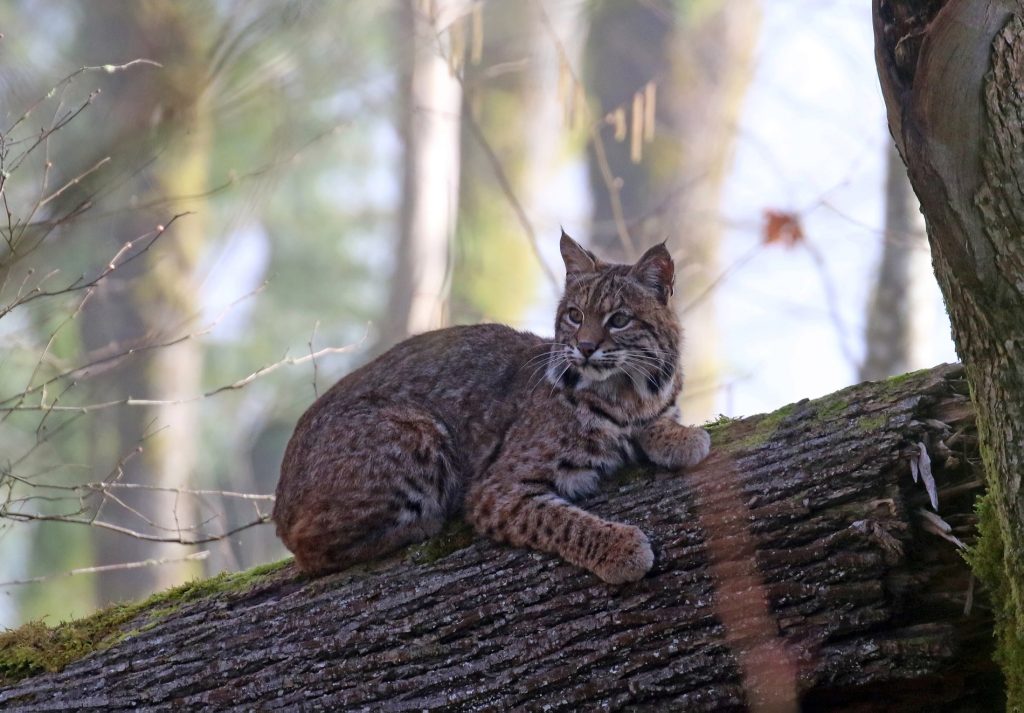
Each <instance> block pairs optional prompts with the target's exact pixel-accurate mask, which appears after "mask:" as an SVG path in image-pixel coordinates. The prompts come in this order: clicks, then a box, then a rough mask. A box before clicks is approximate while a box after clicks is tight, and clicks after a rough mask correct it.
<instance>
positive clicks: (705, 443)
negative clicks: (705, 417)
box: [679, 426, 711, 468]
mask: <svg viewBox="0 0 1024 713" xmlns="http://www.w3.org/2000/svg"><path fill="white" fill-rule="evenodd" d="M679 451H680V461H682V462H681V464H680V465H682V467H684V468H692V467H693V466H695V465H697V464H698V463H700V462H701V461H702V460H704V459H705V458H707V457H708V453H710V452H711V435H710V434H709V433H708V432H707V431H705V430H704V429H703V428H700V427H699V426H687V427H686V433H685V434H684V435H683V437H682V439H681V442H680V444H679Z"/></svg>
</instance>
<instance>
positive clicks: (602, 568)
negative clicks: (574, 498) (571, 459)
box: [465, 477, 654, 584]
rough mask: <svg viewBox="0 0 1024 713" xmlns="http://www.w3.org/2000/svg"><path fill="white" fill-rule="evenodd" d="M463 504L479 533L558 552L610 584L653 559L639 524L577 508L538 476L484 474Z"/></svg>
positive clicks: (643, 570) (637, 574) (630, 577)
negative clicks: (503, 477) (521, 479)
mask: <svg viewBox="0 0 1024 713" xmlns="http://www.w3.org/2000/svg"><path fill="white" fill-rule="evenodd" d="M465 507H466V519H467V520H468V521H469V523H470V524H471V525H472V526H473V527H474V529H476V531H477V532H479V533H480V534H482V535H485V536H486V537H489V538H490V539H493V540H497V541H499V542H507V543H509V544H512V545H515V546H517V547H529V548H531V549H535V550H540V551H542V552H550V553H552V554H557V555H558V556H560V557H561V558H562V559H564V560H566V561H567V562H570V563H572V564H574V565H577V566H578V567H583V568H585V569H587V570H589V571H591V572H593V573H594V574H596V575H597V576H598V577H600V578H601V579H603V580H604V581H605V582H608V583H609V584H621V583H623V582H634V581H636V580H638V579H640V578H641V577H643V576H644V575H645V574H647V572H648V571H649V570H650V569H651V567H652V566H653V564H654V553H653V552H652V550H651V544H650V542H649V541H648V539H647V536H646V535H645V534H644V533H643V531H642V530H640V528H638V527H634V526H633V525H625V524H622V523H618V522H611V521H608V520H604V519H602V518H600V517H598V516H597V515H594V514H592V513H589V512H587V511H586V510H583V509H582V508H579V507H576V506H575V505H572V504H571V503H569V502H568V501H566V500H564V499H563V498H561V497H560V496H559V495H558V494H557V493H556V492H555V491H554V488H553V487H552V486H549V485H547V484H546V483H544V481H542V480H539V481H530V482H528V483H524V482H517V481H512V482H503V480H501V479H500V478H497V477H491V478H487V479H485V480H483V481H481V482H479V483H476V484H474V485H473V486H472V487H471V488H470V490H469V492H468V493H467V495H466V506H465Z"/></svg>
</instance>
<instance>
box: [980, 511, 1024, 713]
mask: <svg viewBox="0 0 1024 713" xmlns="http://www.w3.org/2000/svg"><path fill="white" fill-rule="evenodd" d="M975 509H976V510H977V513H978V541H977V543H976V544H975V545H974V547H973V548H971V550H970V551H969V552H968V553H967V561H968V562H969V563H970V565H971V569H972V570H973V571H974V574H975V576H976V577H977V578H978V579H979V580H980V581H981V583H982V584H983V585H984V586H985V589H986V590H987V591H988V593H989V596H990V598H991V600H992V612H993V614H994V618H995V625H994V627H993V629H994V632H995V637H996V652H995V660H996V663H998V664H999V666H1000V668H1001V669H1002V671H1003V676H1004V677H1005V678H1006V697H1007V701H1008V704H1009V705H1008V707H1007V710H1020V706H1022V705H1024V621H1021V618H1020V615H1019V612H1018V611H1017V609H1016V607H1015V606H1014V602H1013V587H1012V583H1011V582H1010V579H1009V577H1008V576H1007V573H1006V558H1005V556H1004V555H1005V545H1004V542H1003V534H1002V528H1001V527H1000V525H999V517H998V513H997V512H996V506H995V502H994V494H993V492H992V491H989V492H987V493H986V494H985V495H983V496H981V497H980V498H979V499H978V503H977V505H976V506H975Z"/></svg>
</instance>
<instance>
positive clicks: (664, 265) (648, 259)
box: [629, 243, 676, 305]
mask: <svg viewBox="0 0 1024 713" xmlns="http://www.w3.org/2000/svg"><path fill="white" fill-rule="evenodd" d="M629 273H630V274H631V275H632V276H633V277H635V278H636V279H637V280H639V281H640V283H641V284H643V285H646V286H647V287H650V288H651V289H652V290H654V291H655V292H657V293H658V299H659V300H660V301H661V303H662V304H665V305H667V304H668V301H669V299H671V297H672V293H673V292H674V291H675V281H676V266H675V264H674V263H673V262H672V256H671V255H670V254H669V252H668V248H666V247H665V243H658V244H657V245H655V246H654V247H653V248H651V249H650V250H648V251H647V252H645V253H644V254H643V256H641V258H640V259H639V260H637V261H636V264H635V265H633V267H632V268H630V270H629Z"/></svg>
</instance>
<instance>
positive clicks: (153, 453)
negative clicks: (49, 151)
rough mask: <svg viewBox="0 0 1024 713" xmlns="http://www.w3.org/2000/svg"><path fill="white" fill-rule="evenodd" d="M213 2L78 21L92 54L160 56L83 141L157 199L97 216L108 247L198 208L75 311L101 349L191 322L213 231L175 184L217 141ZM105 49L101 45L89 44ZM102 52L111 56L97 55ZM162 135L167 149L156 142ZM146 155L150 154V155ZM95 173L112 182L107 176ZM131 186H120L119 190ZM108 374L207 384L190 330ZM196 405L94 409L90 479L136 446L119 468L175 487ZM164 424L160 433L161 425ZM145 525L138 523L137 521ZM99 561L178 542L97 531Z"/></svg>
mask: <svg viewBox="0 0 1024 713" xmlns="http://www.w3.org/2000/svg"><path fill="white" fill-rule="evenodd" d="M212 15H213V11H212V9H211V8H210V7H209V5H208V4H207V3H204V2H194V3H190V4H184V3H177V4H174V3H154V2H148V3H144V2H124V1H123V0H108V1H107V2H96V3H93V4H91V6H90V8H89V11H88V12H85V13H84V16H83V21H82V23H81V25H80V27H79V32H80V37H81V40H80V41H81V43H82V45H83V48H84V49H83V50H82V51H81V53H82V54H83V55H84V56H85V57H86V58H87V62H86V63H87V64H93V65H96V64H103V63H105V62H108V61H110V60H111V57H110V56H109V52H110V49H109V48H110V47H111V46H117V47H118V52H121V53H123V55H118V56H119V57H120V56H123V57H124V58H125V59H126V60H127V59H133V58H136V57H146V58H148V59H151V60H153V61H158V62H160V63H161V65H162V66H161V67H159V68H154V71H152V72H146V73H131V72H128V73H124V74H121V75H118V76H117V77H115V82H114V85H113V86H114V89H113V91H112V92H110V94H108V95H107V96H108V97H109V99H107V101H108V102H109V107H110V109H109V114H108V115H107V118H106V122H105V124H106V125H105V130H104V131H102V132H100V133H99V136H102V137H103V138H102V139H100V140H98V141H97V140H96V135H95V134H94V135H93V138H92V141H83V142H82V152H83V153H82V156H81V158H80V160H81V161H82V163H83V164H84V165H92V164H93V163H95V162H96V160H97V159H98V158H99V157H102V156H111V157H112V158H113V163H114V165H115V166H116V167H117V170H118V171H119V172H120V176H119V177H120V178H121V179H122V180H123V181H124V192H123V193H121V194H118V195H121V196H124V200H125V201H126V202H127V201H129V200H131V201H139V202H141V203H142V204H143V205H145V204H146V203H149V202H154V203H156V204H157V207H155V208H143V209H139V210H133V211H127V212H121V213H118V212H117V211H113V213H114V215H113V217H112V218H111V219H110V220H109V222H103V223H101V224H100V226H101V227H99V228H97V230H96V233H97V234H98V235H97V236H96V238H95V239H96V241H97V244H98V245H100V246H102V247H101V248H100V249H101V250H102V254H104V255H106V254H112V253H113V251H114V250H116V249H117V247H119V246H120V245H122V244H123V243H124V242H126V241H128V240H134V239H138V238H139V237H140V236H144V235H147V234H150V231H153V230H155V229H156V226H157V225H158V224H160V223H161V222H164V221H166V220H167V219H168V218H169V217H170V216H171V215H173V213H174V212H178V211H184V210H189V211H192V212H194V213H195V215H191V216H189V217H188V219H187V220H182V221H180V222H179V223H178V224H177V225H176V226H175V228H174V232H173V234H172V235H171V236H170V239H169V240H165V241H163V242H162V243H161V244H160V245H159V247H158V248H157V249H155V250H154V251H153V252H151V253H149V255H147V257H146V259H145V261H140V264H139V265H133V266H131V267H130V269H128V270H121V269H119V271H118V273H117V274H116V275H114V277H113V279H112V280H110V281H108V283H107V284H104V285H103V286H101V289H100V291H99V295H100V297H101V299H100V300H98V301H97V302H96V303H94V304H91V305H87V306H86V309H85V310H84V315H83V320H82V335H83V342H84V343H85V344H86V345H87V346H90V347H92V348H96V349H98V350H101V351H102V349H103V348H105V347H106V348H109V347H111V346H113V345H119V348H120V349H122V350H127V349H128V348H129V347H136V348H138V347H142V346H144V345H146V344H150V343H159V342H161V341H167V340H170V339H173V338H175V337H178V336H180V335H181V334H182V333H183V332H185V331H188V330H190V323H189V320H191V319H194V318H195V315H196V314H198V313H199V312H200V306H199V288H198V285H197V283H196V276H195V270H196V267H197V264H198V261H199V258H200V256H201V253H202V249H203V245H204V243H205V242H206V239H207V228H206V216H205V215H204V207H205V200H204V199H202V198H195V199H192V200H190V201H187V202H183V201H180V200H177V201H175V200H173V199H174V198H175V197H178V196H189V195H190V196H202V195H203V194H204V192H205V191H206V189H207V185H208V178H207V173H208V166H207V164H208V161H209V153H210V144H211V140H212V126H211V117H210V110H209V97H208V96H206V92H205V90H206V88H207V86H208V84H207V83H208V81H209V78H208V76H207V73H208V67H207V63H206V54H205V52H206V48H207V47H206V46H207V44H208V38H207V34H206V33H205V32H197V31H196V30H195V28H194V27H193V26H192V24H190V23H196V22H199V18H202V17H204V16H205V17H206V18H207V19H212ZM97 48H102V49H97ZM104 53H107V54H104ZM158 147H163V149H165V150H161V149H160V148H158ZM150 158H152V161H150V160H149V159H150ZM96 180H106V181H111V180H112V179H111V178H110V177H108V176H106V175H97V178H96ZM125 194H127V195H125ZM137 352H138V353H137V354H135V355H134V356H133V357H132V358H131V359H127V360H125V361H124V363H122V364H118V365H117V368H116V369H114V370H112V371H111V373H110V374H109V375H106V376H99V377H97V378H95V379H94V380H93V382H92V386H93V388H94V389H95V393H97V394H102V396H98V397H97V400H107V399H111V398H115V397H113V396H111V394H116V395H117V397H120V398H124V397H127V396H133V397H136V398H151V399H159V400H167V401H179V400H187V399H190V398H192V397H193V396H194V395H195V394H197V393H200V392H201V388H200V387H201V378H200V377H201V369H202V359H203V348H202V343H201V342H200V341H199V340H198V339H187V340H185V341H182V342H180V343H178V344H175V345H173V346H169V347H162V348H160V349H156V350H154V351H152V352H146V350H145V349H137ZM197 419H198V408H197V405H196V404H194V403H183V404H174V405H163V406H154V407H148V408H146V410H145V411H140V410H135V411H132V410H131V409H128V408H119V409H116V410H111V411H109V412H107V413H98V414H97V415H96V424H97V425H96V429H97V431H96V437H95V438H94V439H93V440H94V445H93V448H94V457H93V458H91V459H90V461H91V462H93V463H97V464H101V465H99V466H98V468H99V471H98V472H97V473H95V477H93V478H91V479H92V480H97V481H99V480H103V479H104V478H107V477H109V476H110V473H109V469H110V468H111V467H112V466H113V465H114V464H116V463H118V461H120V460H122V459H125V457H126V456H127V455H128V454H130V453H132V452H133V451H134V450H135V449H136V448H140V447H141V448H142V453H141V455H139V456H138V457H135V458H128V459H127V460H126V462H125V464H124V471H125V473H126V475H127V478H126V479H127V480H129V481H130V482H136V483H144V484H147V485H152V486H156V487H167V488H180V487H183V486H186V485H187V484H188V482H187V481H188V480H189V479H190V478H191V477H192V475H193V471H194V469H195V463H196V457H197V446H196V441H197V440H198V424H197V422H196V421H197ZM158 431H163V432H160V433H156V435H154V433H155V432H158ZM143 443H145V446H144V447H143ZM133 495H135V494H133V493H127V494H125V496H124V498H123V500H124V501H125V503H126V504H128V505H130V506H131V507H132V508H134V509H135V510H138V511H139V512H142V513H144V514H145V515H146V516H147V517H148V518H149V519H150V520H152V521H153V522H156V523H159V524H160V525H162V526H164V527H167V528H174V527H175V526H178V527H181V528H188V527H190V526H195V525H196V524H198V521H197V517H196V515H195V514H194V512H193V511H192V510H193V508H192V502H191V501H188V500H186V499H182V500H180V501H178V500H177V499H176V498H174V496H172V495H170V494H168V493H159V492H147V493H145V494H144V495H137V496H135V497H133ZM104 519H107V520H110V521H113V522H114V523H115V524H117V525H122V526H127V527H132V528H138V527H140V523H142V522H143V521H142V519H141V518H140V517H138V516H137V515H136V514H135V513H133V512H130V511H128V510H127V509H125V508H121V507H117V506H115V505H113V504H110V503H108V504H107V506H106V507H105V508H104ZM143 526H144V524H143ZM94 534H95V537H94V548H95V561H96V563H98V564H100V565H106V564H112V563H118V562H124V561H132V560H144V559H150V558H159V557H164V556H168V555H171V554H174V555H177V554H180V552H181V550H180V548H176V547H170V546H166V545H159V544H154V543H150V542H144V541H140V540H133V539H132V538H128V537H125V536H123V535H120V534H118V533H111V532H104V531H101V530H99V529H96V530H95V531H94ZM195 572H196V565H195V564H194V563H174V564H169V565H165V566H163V567H152V568H148V569H133V570H124V571H115V572H112V573H111V575H112V576H110V577H102V578H100V579H99V580H97V582H96V587H97V599H98V600H99V603H100V604H101V605H106V604H107V603H109V602H112V601H118V600H121V599H124V598H126V597H130V598H134V597H138V596H140V595H143V594H145V593H148V592H152V591H154V590H157V589H163V588H166V587H168V586H171V585H172V584H179V583H181V582H183V581H185V580H186V579H187V578H188V577H189V576H191V575H194V574H195Z"/></svg>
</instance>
